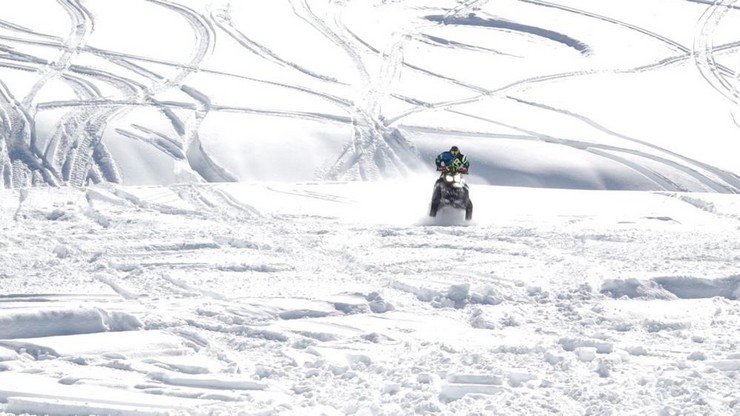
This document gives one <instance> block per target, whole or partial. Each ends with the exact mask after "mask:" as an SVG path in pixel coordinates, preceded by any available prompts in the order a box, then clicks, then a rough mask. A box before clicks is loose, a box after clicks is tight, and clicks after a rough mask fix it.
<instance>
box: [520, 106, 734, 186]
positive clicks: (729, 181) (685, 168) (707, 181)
mask: <svg viewBox="0 0 740 416" xmlns="http://www.w3.org/2000/svg"><path fill="white" fill-rule="evenodd" d="M507 98H509V99H511V100H514V101H516V102H519V103H522V104H526V105H530V106H533V107H537V108H542V109H544V110H548V111H552V112H556V113H559V114H562V115H565V116H568V117H571V118H575V119H577V120H580V121H582V122H583V123H585V124H587V125H589V126H591V127H594V128H595V129H597V130H599V131H602V132H604V133H607V134H609V135H610V136H613V137H618V138H620V139H624V140H626V141H628V142H631V143H636V144H640V145H642V146H645V147H648V148H650V149H653V150H657V151H659V152H661V153H665V154H667V155H669V156H671V157H674V158H676V159H678V160H681V161H683V162H684V163H687V164H688V165H682V164H679V163H676V162H670V160H669V159H665V158H661V160H663V161H665V162H664V163H666V164H668V165H670V166H671V167H673V168H675V169H677V170H680V171H682V172H683V173H685V174H687V175H689V176H691V177H693V178H694V179H696V180H697V181H699V182H701V183H702V184H703V185H705V186H707V187H709V188H711V189H713V190H714V191H716V192H719V193H728V192H729V193H740V179H738V178H737V177H735V176H733V175H732V174H730V173H728V172H725V171H723V170H721V169H718V168H716V167H714V166H711V165H708V164H705V163H702V162H700V161H697V160H694V159H691V158H689V157H686V156H683V155H680V154H678V153H675V152H672V151H670V150H668V149H664V148H662V147H660V146H656V145H654V144H652V143H650V142H645V141H642V140H639V139H635V138H632V137H628V136H625V135H623V134H621V133H618V132H615V131H613V130H611V129H609V128H607V127H605V126H602V125H601V124H599V123H597V122H595V121H594V120H592V119H590V118H588V117H586V116H584V115H581V114H576V113H573V112H571V111H568V110H565V109H560V108H555V107H551V106H548V105H546V104H541V103H535V102H530V101H526V100H522V99H518V98H516V97H510V96H509V97H507ZM640 153H642V152H640ZM689 165H693V166H696V167H698V168H700V169H703V170H705V171H707V172H709V173H711V174H712V175H713V176H715V177H717V178H719V179H721V180H722V181H723V182H724V183H720V182H719V181H717V180H714V179H712V178H709V177H707V176H706V175H704V174H702V173H700V172H697V171H696V170H695V169H694V168H692V167H691V166H689Z"/></svg>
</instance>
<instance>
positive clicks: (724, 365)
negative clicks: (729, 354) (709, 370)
mask: <svg viewBox="0 0 740 416" xmlns="http://www.w3.org/2000/svg"><path fill="white" fill-rule="evenodd" d="M707 364H709V365H711V366H712V367H714V368H716V369H717V370H720V371H740V360H721V361H709V362H707Z"/></svg>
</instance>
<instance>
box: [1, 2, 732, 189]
mask: <svg viewBox="0 0 740 416" xmlns="http://www.w3.org/2000/svg"><path fill="white" fill-rule="evenodd" d="M735 3H736V2H735V1H733V0H722V1H718V2H716V3H713V4H708V2H705V1H696V0H694V1H688V0H648V1H645V0H629V1H620V2H592V1H586V0H561V1H558V2H557V3H552V2H547V1H541V0H526V1H517V0H503V1H495V2H493V1H484V0H483V1H482V0H474V1H453V0H437V1H432V2H430V1H418V0H405V1H385V0H384V1H377V0H365V1H346V2H344V1H342V2H318V1H311V0H281V1H274V0H262V1H250V2H239V1H229V0H208V1H206V0H127V1H125V2H123V1H118V2H112V1H110V0H64V1H55V0H26V1H24V2H23V3H22V5H21V4H16V5H14V6H13V7H12V8H8V7H6V8H4V10H3V16H2V19H0V80H2V83H0V104H2V105H1V106H0V109H1V111H2V112H0V121H1V122H2V123H1V124H0V125H1V126H2V137H3V140H2V141H0V176H1V177H2V178H3V180H2V181H0V182H2V186H3V187H5V188H18V187H23V186H26V185H31V184H42V183H46V184H62V183H69V184H73V185H84V184H89V183H102V182H112V183H121V184H128V185H152V184H164V185H167V184H173V183H182V182H189V183H198V182H224V181H226V182H231V181H247V182H252V181H262V180H268V181H284V182H295V181H310V180H325V179H329V180H355V179H362V180H374V179H378V178H379V177H391V178H402V177H406V176H407V175H413V173H421V172H429V169H430V168H429V164H430V160H431V159H432V158H433V157H434V155H436V154H437V153H438V152H439V151H440V150H444V149H446V148H449V146H450V145H451V144H456V145H458V146H460V147H461V148H462V149H463V152H466V153H467V154H468V156H469V157H470V158H471V160H473V161H474V162H475V169H474V170H473V171H472V172H471V182H474V183H480V184H494V185H517V186H535V187H557V188H578V189H616V190H665V191H697V192H723V193H727V192H730V193H737V192H739V191H740V178H738V175H740V170H738V169H739V168H738V163H737V158H736V155H737V154H738V153H740V141H738V140H737V129H738V128H737V125H736V118H737V117H735V116H737V111H738V110H737V109H738V108H739V107H738V101H739V99H738V80H737V78H738V73H739V72H738V69H739V68H740V65H739V64H738V62H739V58H740V57H739V56H738V49H739V48H738V38H737V32H736V30H735V29H734V28H736V27H737V26H738V24H740V22H739V21H738V19H740V13H738V10H737V9H738V6H736V5H735ZM39 10H43V11H44V12H43V13H39V12H38V11H39Z"/></svg>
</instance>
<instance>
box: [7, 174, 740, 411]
mask: <svg viewBox="0 0 740 416" xmlns="http://www.w3.org/2000/svg"><path fill="white" fill-rule="evenodd" d="M352 186H354V188H352ZM357 186H358V185H350V184H334V185H332V184H328V185H320V184H310V183H309V184H302V185H278V184H275V185H271V186H269V187H268V186H265V185H241V184H233V185H178V186H172V187H119V186H113V187H110V186H109V187H95V188H89V189H87V190H76V189H71V188H66V189H65V188H62V189H38V188H37V189H28V190H23V191H2V192H0V193H1V194H2V195H0V196H2V198H0V201H1V203H0V219H1V220H2V221H3V223H8V224H11V223H12V224H13V228H3V229H0V237H1V238H0V247H1V248H2V250H0V261H2V264H3V267H2V269H0V284H1V285H2V288H3V293H2V295H0V304H1V305H2V309H1V311H0V411H2V410H5V411H6V412H9V413H32V414H43V413H48V412H50V413H51V414H62V413H63V412H72V413H79V412H82V413H91V412H92V413H95V412H97V413H101V414H109V413H110V414H112V413H114V412H120V413H116V414H126V415H143V414H173V412H174V414H178V413H183V414H184V413H191V414H213V413H216V414H230V413H233V412H234V411H237V409H250V410H249V411H250V412H252V413H255V414H257V413H258V412H264V414H309V413H311V412H322V411H323V412H325V413H326V414H360V413H361V412H362V411H365V412H368V411H369V412H371V413H373V414H394V415H405V414H409V415H412V414H476V413H488V412H491V411H494V410H493V409H495V414H502V415H518V414H522V413H523V412H525V413H531V414H549V413H552V412H554V411H555V410H556V409H555V408H554V407H553V403H558V405H557V410H558V411H561V412H563V413H565V414H583V413H594V414H624V413H628V412H630V411H646V412H657V413H660V412H664V413H668V414H670V413H671V412H679V411H683V412H686V413H688V414H717V415H729V414H732V412H733V409H734V410H736V406H738V403H737V400H736V398H733V397H726V396H718V395H713V394H712V393H711V392H712V391H714V392H722V391H735V389H734V388H733V387H732V386H733V383H734V382H735V378H736V377H737V372H738V371H740V361H739V360H740V357H738V356H737V351H736V345H737V337H736V333H735V332H736V331H735V327H736V325H737V317H738V315H739V314H740V309H738V308H739V306H738V303H737V299H738V298H739V297H740V275H739V274H738V269H737V267H736V266H737V264H738V262H739V261H740V258H739V257H738V254H737V253H740V245H738V244H739V242H738V240H737V233H738V230H740V207H739V206H738V205H737V200H736V198H734V197H732V196H721V195H710V194H678V193H665V194H651V193H637V194H635V197H636V198H638V199H636V200H634V201H633V202H632V204H631V206H633V207H638V208H634V210H632V211H625V212H622V213H620V214H616V215H615V216H614V217H611V215H612V214H609V212H610V211H608V210H602V209H599V208H593V210H591V211H589V209H588V208H586V209H585V210H580V209H578V208H576V206H575V205H574V206H573V207H572V208H571V209H567V210H565V211H563V212H562V213H561V214H554V215H548V216H546V217H544V218H543V217H541V215H542V212H544V211H537V210H535V209H534V208H533V207H531V206H530V205H526V204H525V205H520V206H519V208H518V210H513V211H512V207H513V206H516V205H517V204H522V202H520V201H517V199H518V198H521V197H522V196H523V195H524V194H521V193H519V192H517V191H516V190H506V189H505V188H495V187H484V186H479V187H474V189H473V198H474V199H475V200H476V210H479V214H477V216H476V218H477V219H476V220H474V223H473V224H465V223H464V222H463V221H461V220H459V219H455V218H454V217H452V216H450V214H449V213H447V214H441V215H447V217H444V216H443V217H442V218H439V219H437V220H431V219H428V218H425V217H424V210H425V209H426V207H425V206H424V205H425V204H424V203H423V202H421V203H420V201H424V200H425V199H424V198H425V197H426V196H428V195H427V192H426V189H423V190H422V191H419V190H418V189H416V187H415V186H416V185H414V188H413V189H416V190H412V189H411V188H409V189H408V190H403V189H401V190H397V191H396V197H397V198H405V199H404V201H405V203H404V204H401V206H406V207H409V208H406V209H399V208H398V207H395V208H394V210H395V211H396V212H397V213H398V214H399V215H401V217H402V218H403V219H398V220H397V221H392V222H391V223H388V219H389V218H392V217H391V216H389V215H388V214H389V213H390V212H384V211H383V210H384V209H385V210H388V209H389V208H388V207H386V206H378V207H372V206H370V207H368V206H367V204H372V202H371V201H375V200H376V199H377V194H376V193H377V192H381V194H383V193H384V191H383V188H382V187H368V186H367V185H363V186H364V187H359V188H358V187H357ZM399 186H402V187H403V186H409V187H410V186H411V184H406V185H403V184H401V185H399ZM351 189H355V191H353V192H350V190H351ZM530 192H531V191H530ZM539 192H541V193H542V194H541V195H539V196H537V197H536V199H540V200H541V199H546V198H555V199H556V200H560V201H564V200H567V199H570V198H572V199H573V200H574V201H580V203H582V204H585V206H591V205H590V204H596V205H593V206H594V207H598V204H600V203H602V204H605V206H607V205H608V204H610V203H609V202H599V201H601V199H603V198H607V199H613V200H614V201H620V202H619V204H621V205H623V206H627V204H628V202H627V201H626V200H622V199H620V198H625V197H626V195H627V194H625V195H620V194H619V193H612V194H608V193H604V194H601V196H599V195H598V194H590V193H587V192H583V191H581V192H580V193H578V194H577V195H579V196H580V198H579V197H578V196H576V194H572V195H570V196H569V197H563V196H560V195H559V194H557V192H558V191H550V192H548V191H539ZM560 192H562V191H560ZM571 192H573V191H571ZM402 195H403V196H402ZM609 195H611V196H609ZM663 197H668V198H665V199H660V198H663ZM266 198H267V199H266ZM272 198H278V199H279V201H278V202H276V203H275V205H265V201H267V200H271V199H272ZM651 198H658V199H657V200H660V201H665V203H666V204H665V205H661V204H658V203H656V202H653V203H652V205H646V203H645V202H639V201H646V200H648V199H651ZM657 200H656V201H657ZM494 201H495V203H493V202H494ZM492 203H493V204H492ZM489 204H491V205H489ZM414 205H416V208H413V206H414ZM650 206H657V207H658V208H657V209H655V210H651V209H650V208H649V207H650ZM527 207H530V208H527ZM646 207H648V208H646ZM661 207H662V208H661ZM360 209H367V210H368V212H367V213H366V214H361V215H358V214H357V212H356V211H357V210H360ZM378 210H379V211H380V212H377V211H378ZM487 210H490V211H491V212H487ZM579 211H582V212H583V213H582V214H578V212H579ZM514 212H515V213H514ZM404 213H406V214H409V215H406V214H404ZM512 213H513V214H512ZM373 214H374V215H375V216H373ZM532 215H538V216H540V217H539V219H538V220H537V221H532V220H531V216H532ZM645 254H648V255H645ZM441 334H444V335H441ZM450 334H455V335H453V336H450ZM502 403H506V406H503V405H502ZM679 409H680V410H679ZM259 414H262V413H259Z"/></svg>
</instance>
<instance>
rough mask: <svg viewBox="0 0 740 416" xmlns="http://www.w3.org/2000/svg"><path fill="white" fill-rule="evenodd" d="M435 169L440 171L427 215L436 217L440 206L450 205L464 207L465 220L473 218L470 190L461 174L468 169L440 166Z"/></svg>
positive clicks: (457, 207) (458, 207) (456, 207)
mask: <svg viewBox="0 0 740 416" xmlns="http://www.w3.org/2000/svg"><path fill="white" fill-rule="evenodd" d="M437 170H438V171H440V172H442V173H441V175H440V177H439V179H437V182H436V183H435V184H434V193H433V194H432V205H431V208H430V210H429V216H430V217H436V216H437V212H438V211H439V209H440V208H442V207H452V208H455V209H464V210H465V220H467V221H470V220H471V219H473V201H471V200H470V190H469V188H468V184H466V183H465V180H464V179H463V176H462V175H463V174H466V173H468V169H467V168H455V167H452V166H447V167H445V166H441V167H438V168H437Z"/></svg>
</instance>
